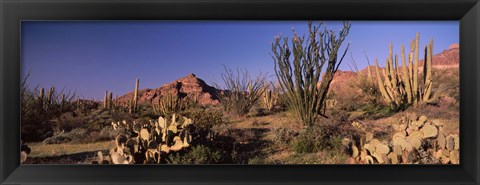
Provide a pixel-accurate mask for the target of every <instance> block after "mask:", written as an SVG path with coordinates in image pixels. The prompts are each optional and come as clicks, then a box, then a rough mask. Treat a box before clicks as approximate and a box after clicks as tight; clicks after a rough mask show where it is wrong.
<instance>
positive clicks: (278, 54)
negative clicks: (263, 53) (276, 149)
mask: <svg viewBox="0 0 480 185" xmlns="http://www.w3.org/2000/svg"><path fill="white" fill-rule="evenodd" d="M350 26H351V24H350V23H348V22H344V23H343V28H342V30H341V31H340V33H339V35H338V36H337V34H336V33H335V31H333V30H328V29H327V27H326V26H325V25H324V24H322V23H320V25H319V26H312V22H309V23H308V30H309V34H308V38H307V39H306V40H305V36H302V37H299V36H298V35H297V34H296V32H295V31H294V36H293V38H292V45H291V47H292V49H290V46H289V44H288V38H287V37H283V36H278V37H276V38H275V42H274V43H272V52H273V54H272V58H273V60H274V63H275V74H276V76H277V78H278V81H279V83H280V85H281V88H282V89H283V91H284V92H285V93H286V96H287V101H288V106H289V108H290V109H291V110H292V111H293V113H294V116H295V117H296V118H297V119H299V120H300V121H301V122H302V123H303V124H304V125H306V126H312V125H313V124H314V123H315V121H316V120H317V119H318V116H319V115H320V113H321V108H322V106H323V103H324V101H325V98H326V96H327V92H328V89H329V86H330V83H331V82H332V79H333V76H334V74H335V72H337V70H338V67H339V66H340V64H341V63H342V60H343V58H344V57H345V54H346V53H347V50H348V47H349V45H350V44H349V45H348V46H347V47H346V48H345V51H344V52H343V55H342V56H341V58H340V59H339V58H338V55H337V53H338V51H339V50H340V46H341V45H342V43H343V41H344V40H345V38H346V37H347V35H348V33H349V30H350ZM320 28H322V30H320ZM282 40H283V42H282ZM292 51H293V58H291V54H292ZM291 59H293V60H291ZM324 64H327V66H324ZM324 67H326V69H325V74H324V75H323V77H322V80H321V81H320V75H321V74H322V70H323V68H324Z"/></svg>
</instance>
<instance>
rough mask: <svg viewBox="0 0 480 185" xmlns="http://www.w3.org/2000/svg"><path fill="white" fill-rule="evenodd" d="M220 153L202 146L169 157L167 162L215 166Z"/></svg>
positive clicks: (218, 160)
mask: <svg viewBox="0 0 480 185" xmlns="http://www.w3.org/2000/svg"><path fill="white" fill-rule="evenodd" d="M221 156H222V155H221V153H220V152H219V151H217V150H212V149H210V148H208V147H206V146H204V145H197V146H194V147H191V148H190V149H189V150H188V151H187V152H185V153H176V154H175V155H170V156H169V157H168V159H167V162H168V163H170V164H217V163H219V162H220V159H221Z"/></svg>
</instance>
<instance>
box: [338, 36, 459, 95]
mask: <svg viewBox="0 0 480 185" xmlns="http://www.w3.org/2000/svg"><path fill="white" fill-rule="evenodd" d="M419 54H420V55H422V51H421V52H420V53H419ZM419 62H420V63H419V72H420V73H421V72H422V69H423V59H420V61H419ZM378 63H379V65H382V66H384V65H385V61H381V60H379V61H378ZM459 63H460V50H459V45H458V44H452V45H450V47H448V49H445V50H443V51H442V52H440V53H438V54H435V55H433V57H432V66H433V68H440V69H445V68H458V67H459ZM399 64H401V61H399ZM372 65H374V64H372ZM370 70H371V72H372V75H373V76H374V77H375V66H370ZM359 73H362V74H365V75H366V74H367V73H368V69H367V68H364V69H362V70H360V71H359ZM354 77H357V75H356V73H355V72H352V71H340V70H339V71H337V73H335V77H334V78H333V80H332V84H331V85H330V86H331V87H332V89H339V88H342V87H343V86H345V85H346V84H345V83H346V82H347V80H348V79H350V78H354Z"/></svg>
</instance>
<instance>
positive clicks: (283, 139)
mask: <svg viewBox="0 0 480 185" xmlns="http://www.w3.org/2000/svg"><path fill="white" fill-rule="evenodd" d="M272 132H273V135H274V138H273V141H274V144H277V145H287V144H288V143H290V142H292V141H293V139H294V138H295V137H296V136H297V135H298V133H296V132H294V131H292V130H290V129H287V128H283V127H280V128H275V129H273V130H272Z"/></svg>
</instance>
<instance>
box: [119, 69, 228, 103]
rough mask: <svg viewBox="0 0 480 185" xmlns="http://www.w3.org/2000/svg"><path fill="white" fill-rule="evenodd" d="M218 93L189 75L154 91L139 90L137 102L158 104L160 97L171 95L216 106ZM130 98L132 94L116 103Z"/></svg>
mask: <svg viewBox="0 0 480 185" xmlns="http://www.w3.org/2000/svg"><path fill="white" fill-rule="evenodd" d="M140 86H141V83H140ZM219 92H220V90H217V89H216V88H214V87H212V86H210V85H208V84H207V83H205V81H203V80H202V79H200V78H197V77H196V76H195V74H190V75H188V76H186V77H183V78H180V79H177V80H174V81H173V82H171V83H168V84H164V85H162V86H161V87H159V88H156V89H142V90H139V93H138V102H139V103H140V104H145V103H146V104H151V103H152V102H158V100H159V99H160V98H161V97H162V96H165V95H167V94H173V95H175V96H178V97H182V98H184V97H186V98H189V99H192V100H197V101H198V103H199V104H200V105H216V104H219V103H220V101H219V99H218V97H217V96H216V94H218V93H219ZM132 98H133V92H130V93H127V94H125V95H123V96H120V97H118V102H119V103H120V104H125V103H128V101H129V100H131V99H132ZM116 100H117V99H116Z"/></svg>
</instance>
